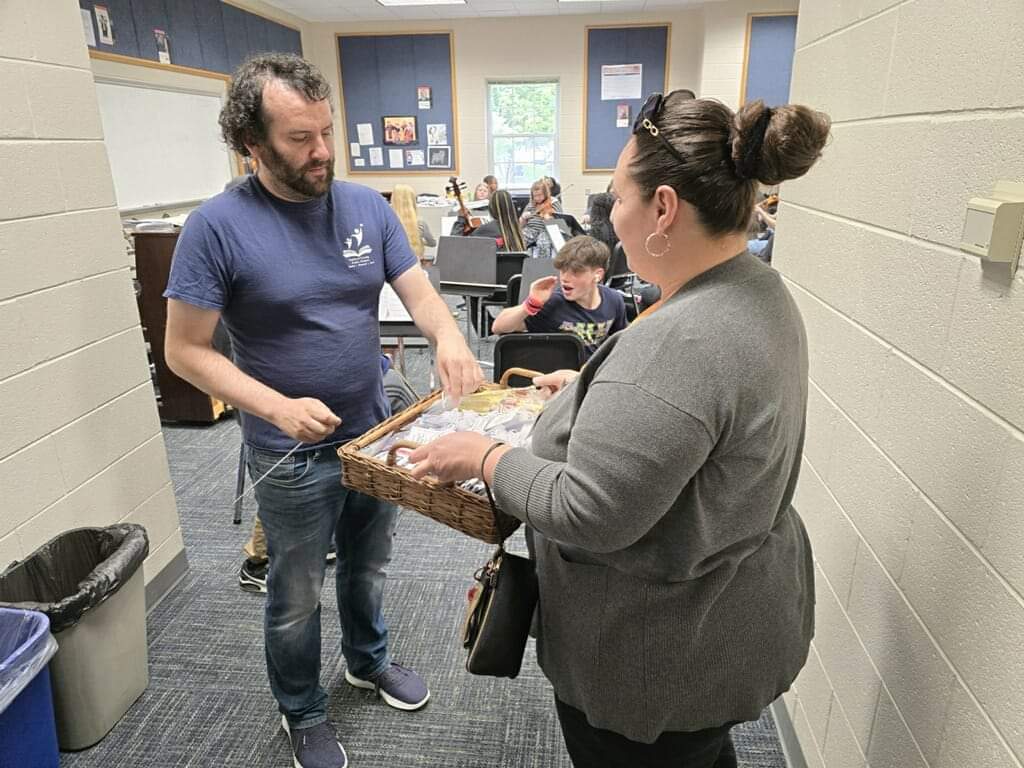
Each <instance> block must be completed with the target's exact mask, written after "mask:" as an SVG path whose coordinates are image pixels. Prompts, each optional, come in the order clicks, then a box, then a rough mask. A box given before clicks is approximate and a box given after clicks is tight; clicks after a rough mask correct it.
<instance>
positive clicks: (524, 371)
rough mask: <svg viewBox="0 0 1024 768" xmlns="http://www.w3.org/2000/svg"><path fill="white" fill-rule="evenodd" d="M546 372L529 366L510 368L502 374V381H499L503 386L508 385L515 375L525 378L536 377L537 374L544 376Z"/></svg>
mask: <svg viewBox="0 0 1024 768" xmlns="http://www.w3.org/2000/svg"><path fill="white" fill-rule="evenodd" d="M543 375H544V374H543V373H541V372H540V371H533V370H530V369H529V368H509V369H508V370H507V371H505V372H504V373H503V374H501V381H499V382H498V383H499V384H501V386H503V387H507V386H508V380H509V379H511V378H512V377H513V376H522V377H523V378H525V379H534V378H536V377H537V376H543Z"/></svg>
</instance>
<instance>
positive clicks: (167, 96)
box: [96, 81, 234, 210]
mask: <svg viewBox="0 0 1024 768" xmlns="http://www.w3.org/2000/svg"><path fill="white" fill-rule="evenodd" d="M96 94H97V96H98V97H99V103H100V116H101V118H102V120H103V136H104V141H105V143H106V146H107V155H108V156H109V158H110V171H111V173H112V174H113V177H114V191H115V193H116V195H117V207H118V208H120V209H121V210H130V209H135V208H144V207H148V206H171V205H177V204H180V203H187V202H191V201H194V200H205V199H206V198H208V197H211V196H213V195H215V194H217V193H218V192H220V191H222V190H223V189H224V185H225V184H226V183H227V182H228V181H229V180H230V179H231V178H232V176H233V175H234V172H233V167H232V162H231V153H230V152H229V151H228V148H227V145H225V144H224V142H223V140H222V139H221V135H220V126H219V125H218V124H217V118H218V116H219V115H220V109H221V98H220V96H217V95H213V94H209V93H197V92H194V91H175V90H166V89H161V88H156V87H154V86H151V85H142V84H134V83H120V82H117V83H115V82H104V81H97V83H96Z"/></svg>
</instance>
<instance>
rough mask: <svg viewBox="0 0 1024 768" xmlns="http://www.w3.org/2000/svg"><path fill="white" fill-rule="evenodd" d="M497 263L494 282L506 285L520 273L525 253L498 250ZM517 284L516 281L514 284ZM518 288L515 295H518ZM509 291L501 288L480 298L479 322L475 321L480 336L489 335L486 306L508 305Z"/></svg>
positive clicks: (488, 317)
mask: <svg viewBox="0 0 1024 768" xmlns="http://www.w3.org/2000/svg"><path fill="white" fill-rule="evenodd" d="M496 257H497V265H496V270H495V272H496V280H495V282H496V283H503V284H505V285H506V286H508V285H509V283H510V281H511V280H512V278H513V277H516V276H517V275H519V274H521V273H522V271H523V261H524V260H525V259H526V254H525V253H524V252H522V251H508V252H507V253H502V252H499V253H498V254H496ZM516 285H517V286H518V283H517V284H516ZM518 295H519V293H518V289H517V291H516V296H518ZM508 302H509V292H508V289H507V287H506V288H502V289H501V290H498V291H495V292H494V293H492V294H491V295H490V296H486V297H484V298H482V299H480V305H479V309H478V310H477V311H478V313H479V314H478V315H477V317H478V318H479V322H478V323H477V326H476V327H477V330H478V331H479V333H480V336H481V337H486V336H490V335H491V322H492V318H491V313H490V312H488V311H487V308H488V307H507V306H509V303H508Z"/></svg>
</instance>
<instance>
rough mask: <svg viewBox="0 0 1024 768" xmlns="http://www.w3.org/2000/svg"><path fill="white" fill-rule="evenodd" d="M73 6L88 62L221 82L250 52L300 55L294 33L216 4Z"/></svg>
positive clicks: (198, 0) (215, 0) (98, 2)
mask: <svg viewBox="0 0 1024 768" xmlns="http://www.w3.org/2000/svg"><path fill="white" fill-rule="evenodd" d="M78 5H79V8H81V10H82V11H83V12H84V13H83V15H82V27H83V30H86V32H85V33H86V42H87V43H88V44H89V53H90V55H91V56H92V57H93V58H101V59H112V60H115V61H125V62H127V63H130V64H143V65H145V66H155V67H167V68H169V69H172V70H176V71H184V72H191V71H196V72H197V73H199V74H202V73H204V72H205V73H214V74H217V75H220V76H222V77H226V76H228V75H230V74H231V73H232V72H233V71H234V70H235V69H236V68H237V67H238V65H239V64H241V63H242V61H243V60H244V59H245V58H246V57H247V56H249V55H251V54H254V53H263V52H268V51H274V52H281V53H296V54H298V55H300V56H301V55H302V35H301V33H300V32H299V30H297V29H295V28H293V27H290V26H288V25H286V24H281V23H279V22H277V21H273V20H272V19H268V18H266V17H264V16H261V15H259V14H256V13H252V12H250V11H247V10H244V9H242V8H238V7H237V6H234V5H231V4H230V3H226V2H222V0H79V3H78ZM97 6H99V7H100V12H99V13H98V12H97V10H96V7H97ZM104 11H105V12H104ZM101 19H104V21H102V22H101ZM107 22H109V23H107ZM104 25H105V26H106V28H103V27H104ZM89 29H91V32H90V31H88V30H89ZM156 30H160V31H162V32H163V33H164V34H165V37H166V41H167V51H166V56H165V58H166V59H169V62H168V61H163V60H162V59H161V55H160V54H161V52H160V50H159V48H158V42H157V39H158V38H157V35H156V34H155V31H156Z"/></svg>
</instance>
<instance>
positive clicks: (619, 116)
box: [615, 104, 629, 128]
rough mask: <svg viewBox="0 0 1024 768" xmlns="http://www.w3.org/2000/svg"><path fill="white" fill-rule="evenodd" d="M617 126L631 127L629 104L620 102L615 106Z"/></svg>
mask: <svg viewBox="0 0 1024 768" xmlns="http://www.w3.org/2000/svg"><path fill="white" fill-rule="evenodd" d="M615 127H616V128H629V104H619V105H618V106H617V107H615Z"/></svg>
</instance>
